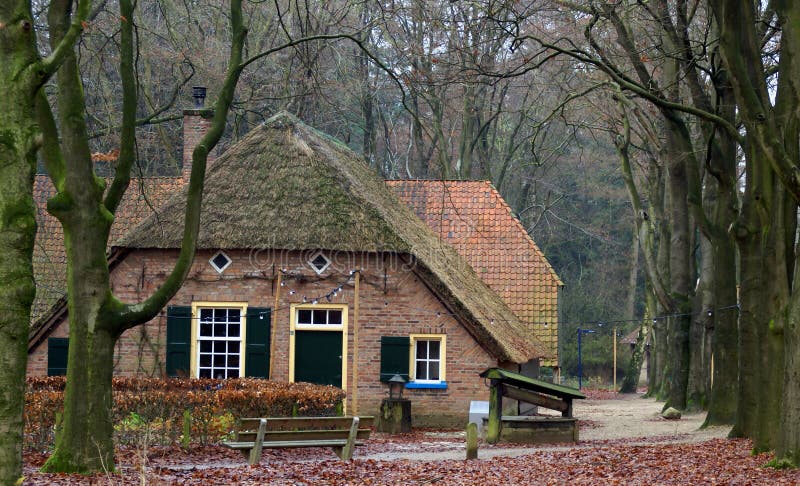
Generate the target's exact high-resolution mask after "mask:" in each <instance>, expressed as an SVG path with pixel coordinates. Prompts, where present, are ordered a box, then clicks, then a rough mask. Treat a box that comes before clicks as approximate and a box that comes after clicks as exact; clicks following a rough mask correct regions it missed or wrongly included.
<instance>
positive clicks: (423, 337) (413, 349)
mask: <svg viewBox="0 0 800 486" xmlns="http://www.w3.org/2000/svg"><path fill="white" fill-rule="evenodd" d="M409 338H410V339H411V346H410V349H409V368H410V369H409V372H410V373H409V377H410V378H411V382H413V383H445V382H446V381H447V375H446V371H447V370H446V368H447V367H446V363H447V335H446V334H411V335H410V336H409ZM420 341H439V343H440V344H439V360H438V361H439V379H438V380H421V379H417V343H418V342H420Z"/></svg>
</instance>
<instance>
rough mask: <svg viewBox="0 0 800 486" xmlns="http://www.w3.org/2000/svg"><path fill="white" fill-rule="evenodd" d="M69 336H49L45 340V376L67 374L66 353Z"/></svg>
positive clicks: (67, 351)
mask: <svg viewBox="0 0 800 486" xmlns="http://www.w3.org/2000/svg"><path fill="white" fill-rule="evenodd" d="M68 354H69V338H49V339H48V340H47V376H62V375H66V374H67V355H68Z"/></svg>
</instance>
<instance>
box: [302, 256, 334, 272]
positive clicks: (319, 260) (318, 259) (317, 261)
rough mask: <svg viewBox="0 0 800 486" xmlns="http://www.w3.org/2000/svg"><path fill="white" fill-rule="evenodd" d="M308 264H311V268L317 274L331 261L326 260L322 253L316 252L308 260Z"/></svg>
mask: <svg viewBox="0 0 800 486" xmlns="http://www.w3.org/2000/svg"><path fill="white" fill-rule="evenodd" d="M308 264H309V265H311V268H313V269H314V271H315V272H317V275H319V274H321V273H322V272H324V271H325V269H326V268H328V266H329V265H330V264H331V261H330V260H328V259H327V258H326V257H325V255H323V254H322V253H317V254H316V255H314V257H313V258H312V259H311V260H309V261H308Z"/></svg>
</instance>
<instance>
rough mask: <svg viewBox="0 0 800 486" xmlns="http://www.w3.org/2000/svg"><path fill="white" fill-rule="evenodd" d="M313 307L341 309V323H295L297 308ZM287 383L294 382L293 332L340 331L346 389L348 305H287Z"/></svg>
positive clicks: (344, 386)
mask: <svg viewBox="0 0 800 486" xmlns="http://www.w3.org/2000/svg"><path fill="white" fill-rule="evenodd" d="M301 309H302V310H313V309H335V310H341V311H342V324H341V325H339V326H335V325H327V324H326V325H313V324H311V325H307V324H301V325H299V326H298V324H297V311H298V310H301ZM289 312H290V313H291V315H290V316H289V383H294V363H295V352H296V351H297V348H296V347H295V346H296V344H295V333H296V332H297V331H312V332H340V333H342V384H341V388H342V390H347V329H348V314H349V313H348V305H347V304H291V305H290V306H289Z"/></svg>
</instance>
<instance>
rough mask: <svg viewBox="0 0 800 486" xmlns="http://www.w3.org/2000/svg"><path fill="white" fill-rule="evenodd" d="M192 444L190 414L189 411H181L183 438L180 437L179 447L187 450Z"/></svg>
mask: <svg viewBox="0 0 800 486" xmlns="http://www.w3.org/2000/svg"><path fill="white" fill-rule="evenodd" d="M191 443H192V413H191V412H190V411H189V409H186V410H184V411H183V437H181V446H182V447H183V448H184V449H188V448H189V445H191Z"/></svg>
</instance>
